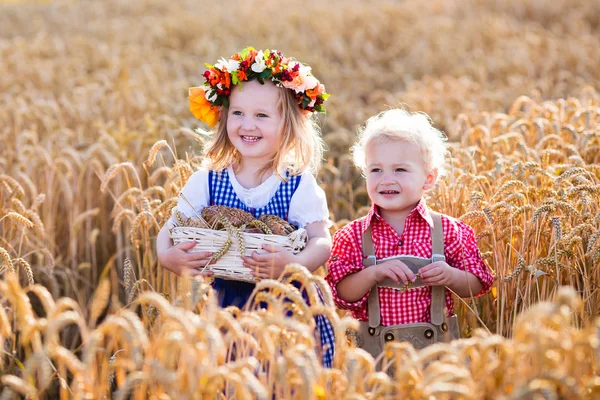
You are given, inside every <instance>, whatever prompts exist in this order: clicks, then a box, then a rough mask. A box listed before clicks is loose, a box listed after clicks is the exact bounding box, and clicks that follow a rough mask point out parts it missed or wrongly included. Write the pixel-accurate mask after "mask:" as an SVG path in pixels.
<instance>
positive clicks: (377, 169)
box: [371, 168, 381, 172]
mask: <svg viewBox="0 0 600 400" xmlns="http://www.w3.org/2000/svg"><path fill="white" fill-rule="evenodd" d="M371 172H381V168H373V169H371Z"/></svg>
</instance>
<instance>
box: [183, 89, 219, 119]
mask: <svg viewBox="0 0 600 400" xmlns="http://www.w3.org/2000/svg"><path fill="white" fill-rule="evenodd" d="M204 94H205V92H204V89H202V88H199V87H192V88H190V89H189V92H188V99H189V100H190V111H191V112H192V114H194V117H196V118H198V119H199V120H200V121H202V122H204V123H206V124H207V125H208V126H210V127H211V128H214V126H215V125H216V124H217V122H218V121H219V109H218V108H217V107H215V106H213V105H212V104H210V102H209V101H208V100H206V97H204Z"/></svg>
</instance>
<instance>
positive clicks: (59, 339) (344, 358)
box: [0, 0, 600, 399]
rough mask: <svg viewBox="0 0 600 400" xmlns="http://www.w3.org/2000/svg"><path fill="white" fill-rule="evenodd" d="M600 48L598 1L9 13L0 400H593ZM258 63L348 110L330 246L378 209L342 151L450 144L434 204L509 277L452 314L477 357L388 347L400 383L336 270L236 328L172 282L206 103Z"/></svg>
mask: <svg viewBox="0 0 600 400" xmlns="http://www.w3.org/2000/svg"><path fill="white" fill-rule="evenodd" d="M225 9H226V10H227V12H226V13H225V12H224V10H225ZM599 26H600V3H598V2H595V1H588V2H583V1H575V0H572V1H568V0H557V1H553V2H548V1H543V0H526V1H516V0H506V1H498V0H454V1H441V0H433V1H430V2H416V1H403V2H398V1H382V0H374V1H371V2H362V1H358V0H347V1H342V0H332V1H329V2H319V1H316V0H307V1H305V2H302V4H300V3H291V2H289V3H287V2H281V1H279V2H275V1H272V0H265V1H260V2H259V1H256V0H248V1H242V0H231V1H225V2H222V3H220V4H211V3H208V2H194V1H191V0H181V1H175V2H173V1H171V2H167V1H165V0H139V1H132V2H122V1H118V0H106V1H96V2H85V1H66V0H65V1H43V2H39V1H0V143H1V144H2V145H1V146H0V276H1V277H2V279H1V280H0V303H1V306H2V307H0V346H1V350H2V353H0V375H1V376H0V397H1V398H2V399H12V398H29V399H53V398H60V399H70V398H74V399H92V398H93V399H96V398H118V399H127V398H135V399H145V398H152V399H181V398H188V399H230V398H236V399H237V398H240V399H246V398H258V399H269V398H282V399H288V398H290V399H338V398H339V399H380V398H390V399H391V398H407V399H572V398H581V399H595V398H597V397H598V396H599V395H600V375H599V368H600V364H599V363H600V353H599V352H600V349H599V345H600V319H598V315H599V313H600V291H599V289H598V286H599V284H600V166H599V165H598V163H599V161H600V151H599V150H600V94H599V92H598V90H599V88H600V70H599V69H598V68H597V65H600V52H599V51H598V50H597V49H598V48H600V28H598V27H599ZM247 45H253V46H254V47H257V48H277V49H279V50H282V51H283V52H284V53H285V54H290V55H293V56H294V57H296V58H298V59H300V60H302V61H304V62H306V63H308V64H309V65H311V66H312V67H313V71H314V73H315V76H317V77H319V79H320V80H321V81H322V82H323V83H324V84H325V85H326V87H327V91H328V92H329V93H331V94H332V97H331V99H330V100H329V101H328V102H327V114H326V115H324V116H321V118H320V125H321V129H322V133H323V137H324V140H325V142H326V144H327V152H326V154H325V159H324V160H323V164H322V166H321V169H320V171H319V175H318V181H319V183H320V184H321V186H322V187H323V189H324V190H325V192H326V194H327V197H328V199H329V208H330V213H331V219H332V221H334V225H333V227H332V233H333V232H334V231H335V230H336V229H339V228H340V227H341V226H343V225H344V224H345V223H347V222H348V221H349V220H352V219H354V218H357V217H359V216H362V215H364V214H365V213H366V210H367V207H368V198H367V194H366V190H365V189H364V183H363V181H362V178H361V176H360V173H359V171H357V170H356V169H355V168H354V167H353V166H352V160H351V156H350V154H349V151H348V149H349V147H350V145H351V144H352V143H353V141H354V140H355V137H356V136H355V132H356V128H357V126H358V125H359V124H361V123H363V122H364V121H365V119H366V118H367V117H368V116H370V115H373V114H375V113H377V112H379V111H382V110H385V109H386V108H389V107H394V106H399V105H403V106H404V107H406V108H407V109H410V110H420V111H424V112H426V113H428V114H429V115H430V116H431V117H432V119H433V121H434V122H435V124H436V126H437V127H438V128H440V129H442V130H444V132H445V133H446V134H447V135H448V137H449V139H450V141H451V159H450V161H449V168H448V170H449V173H448V176H446V177H445V178H444V179H443V180H442V181H441V182H440V183H439V184H438V185H437V187H436V188H435V189H433V190H432V191H431V192H430V193H429V194H428V204H429V205H430V206H431V207H432V208H433V209H435V210H438V211H441V212H444V213H447V214H449V215H452V216H454V217H456V218H459V219H461V220H463V221H465V222H467V223H468V224H470V225H471V226H472V227H473V228H474V230H475V232H476V234H477V239H478V242H479V247H480V250H481V252H482V254H483V256H484V257H485V259H486V261H487V263H488V265H489V266H490V268H491V270H492V271H493V273H494V274H495V277H496V280H495V283H494V286H493V289H492V291H491V293H489V294H488V295H486V296H483V297H480V298H477V299H465V300H464V301H460V302H457V304H458V305H457V312H458V314H459V317H460V325H461V329H462V335H463V337H464V338H465V339H464V340H461V341H458V342H454V343H450V344H438V345H434V346H431V347H429V348H427V349H425V350H421V351H415V350H414V349H413V348H412V347H410V346H408V345H406V344H398V343H395V344H393V345H391V346H389V347H388V348H387V349H386V352H385V354H384V355H383V356H382V359H381V360H380V361H381V364H380V365H382V368H383V372H382V371H380V370H378V369H377V368H376V367H375V362H374V360H373V359H372V358H371V357H370V356H369V355H367V354H366V353H365V352H364V351H362V350H360V349H357V348H355V347H354V345H353V343H352V341H351V340H349V339H348V338H349V337H350V336H351V335H349V336H347V335H346V333H348V332H351V330H352V329H353V327H355V326H356V325H355V322H354V321H352V320H351V319H350V318H348V317H347V316H345V315H344V314H343V313H341V312H337V311H336V310H335V308H334V306H333V303H332V300H331V296H330V293H329V291H328V289H327V287H326V285H325V283H324V281H323V280H322V278H321V277H322V276H323V274H324V269H323V268H322V269H321V270H319V271H318V273H317V274H315V275H308V274H307V273H306V272H305V270H303V269H302V268H300V267H299V266H290V267H288V269H287V270H286V273H285V274H284V276H283V277H282V278H281V279H280V281H270V280H267V281H263V282H261V283H260V284H259V287H258V288H259V289H260V292H259V293H257V297H256V299H257V300H260V301H262V302H265V303H267V304H268V305H269V306H268V308H267V309H259V308H257V307H253V308H250V309H248V310H238V309H235V308H229V309H220V308H218V307H217V306H216V301H215V298H214V293H213V292H212V290H211V288H210V285H209V284H208V282H205V281H202V280H201V279H197V280H187V279H181V278H176V277H175V276H174V275H172V274H170V273H168V272H166V271H165V270H163V268H162V267H161V266H160V265H159V264H158V261H157V258H156V252H155V249H154V243H155V239H156V235H157V233H158V230H159V229H160V227H161V226H162V224H163V223H164V222H165V220H166V218H168V217H169V216H170V213H171V210H172V208H173V207H174V206H175V205H176V202H177V195H178V193H179V190H180V189H181V188H182V187H183V185H184V184H185V181H186V179H187V178H188V177H189V176H190V175H191V174H192V173H193V172H194V170H195V168H197V167H198V165H199V164H200V163H201V161H202V158H201V156H200V154H201V147H202V141H201V138H200V137H199V136H198V135H197V134H196V133H195V132H194V129H195V128H197V127H198V126H199V125H198V121H197V120H195V119H194V118H193V116H192V115H191V113H190V112H189V110H188V108H187V107H188V104H187V101H186V96H187V88H188V87H190V86H195V85H197V84H198V83H199V82H201V78H202V77H201V74H202V72H203V67H204V63H205V62H209V63H210V62H213V61H214V60H216V59H217V58H218V57H221V56H227V55H230V54H232V53H234V52H235V51H238V50H239V49H241V48H243V47H245V46H247ZM290 280H297V281H300V282H302V283H303V284H305V285H306V287H315V286H316V287H320V288H321V289H322V291H323V292H324V293H325V303H326V305H325V306H320V307H317V306H313V307H308V306H306V305H305V303H304V302H303V300H302V297H301V295H300V292H299V291H298V290H297V289H295V288H294V287H292V286H289V285H286V284H285V283H286V282H288V281H290ZM309 295H311V296H316V293H314V292H310V291H309ZM313 303H314V302H313ZM313 303H311V304H313ZM290 310H291V312H292V313H293V317H291V318H283V315H285V314H286V313H287V312H289V311H290ZM317 314H320V315H325V316H326V317H328V318H329V319H330V320H331V321H332V323H333V325H334V326H335V328H336V333H337V342H336V355H335V360H334V367H333V368H323V366H322V365H321V364H320V355H319V354H318V353H317V352H316V351H315V338H314V335H313V331H314V321H313V316H314V315H317ZM233 348H235V349H236V357H235V359H232V357H231V349H233ZM386 371H387V372H389V374H388V373H386Z"/></svg>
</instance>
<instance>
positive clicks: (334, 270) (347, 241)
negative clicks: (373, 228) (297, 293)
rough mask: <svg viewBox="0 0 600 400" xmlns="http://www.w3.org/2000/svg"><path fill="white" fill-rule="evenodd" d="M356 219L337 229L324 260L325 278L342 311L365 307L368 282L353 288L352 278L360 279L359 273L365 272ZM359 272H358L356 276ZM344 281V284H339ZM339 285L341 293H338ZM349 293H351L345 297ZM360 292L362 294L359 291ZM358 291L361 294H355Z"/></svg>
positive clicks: (368, 288)
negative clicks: (326, 257) (325, 263)
mask: <svg viewBox="0 0 600 400" xmlns="http://www.w3.org/2000/svg"><path fill="white" fill-rule="evenodd" d="M355 224H360V223H359V222H356V221H355V222H351V223H350V224H348V225H346V226H345V227H343V228H342V229H340V230H338V231H337V232H336V233H335V235H334V236H333V246H332V249H331V256H330V257H329V261H328V262H327V275H326V276H325V280H326V281H327V283H328V284H329V286H330V287H331V293H332V294H333V299H334V301H335V304H336V305H337V306H338V307H339V308H341V309H344V310H355V311H358V310H361V309H363V308H364V307H366V302H367V298H368V296H367V295H368V293H369V290H370V289H371V287H372V286H373V285H371V286H369V287H367V286H368V283H367V282H365V283H364V284H363V283H361V287H360V288H354V289H353V287H352V283H353V281H354V280H359V279H360V276H362V273H363V272H365V273H367V274H368V271H366V270H365V269H364V267H363V265H362V249H361V243H360V241H358V238H360V237H361V236H360V225H358V226H355ZM359 273H361V275H359ZM342 281H344V283H341V282H342ZM340 284H341V289H342V293H339V288H340ZM363 289H364V290H363ZM348 292H351V294H350V296H348V294H349V293H348ZM359 292H361V293H359ZM358 294H361V295H362V296H361V297H358Z"/></svg>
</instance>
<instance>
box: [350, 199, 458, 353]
mask: <svg viewBox="0 0 600 400" xmlns="http://www.w3.org/2000/svg"><path fill="white" fill-rule="evenodd" d="M430 214H431V217H432V219H433V229H432V230H431V242H432V257H431V258H421V257H415V256H398V257H390V258H387V259H385V260H377V259H376V258H375V251H374V247H373V238H372V230H371V227H370V226H369V227H368V228H367V229H366V230H365V233H364V234H363V237H362V251H363V257H364V258H363V265H364V266H365V268H367V267H370V266H373V265H376V264H377V263H378V262H381V261H386V260H389V259H398V260H400V261H402V262H404V264H406V265H407V266H408V267H409V268H410V269H411V271H412V272H413V273H415V274H418V272H419V270H420V269H421V268H422V267H424V266H425V265H429V264H431V263H432V262H436V261H445V259H446V258H445V257H444V235H443V229H442V218H441V215H440V214H439V213H437V212H433V211H430ZM407 286H409V287H410V288H415V287H422V286H424V285H423V282H422V281H421V279H420V278H417V280H416V281H415V282H414V283H411V284H409V285H407ZM380 287H385V288H394V289H399V290H402V289H407V288H405V285H404V283H403V282H402V281H400V282H399V283H396V282H394V281H392V280H391V279H386V280H385V281H382V282H379V283H378V284H377V285H376V286H374V287H373V288H372V289H371V292H370V293H369V298H368V303H367V311H368V314H369V322H368V323H366V322H361V324H360V325H361V329H360V331H359V336H360V344H361V347H363V348H364V349H365V350H367V351H369V352H370V353H371V354H372V355H373V356H374V357H377V355H378V354H379V353H380V352H381V351H382V349H383V345H384V343H385V342H387V341H391V340H401V341H410V342H412V343H413V346H414V347H415V348H421V347H424V346H427V345H429V344H432V343H435V342H438V341H447V340H448V339H457V338H459V337H460V332H459V329H458V321H457V318H456V316H452V317H450V318H447V317H446V314H445V312H444V309H445V306H446V288H445V287H444V286H434V287H432V298H431V308H430V310H431V323H415V324H402V325H392V326H387V327H384V326H382V325H381V307H380V305H379V294H378V288H380Z"/></svg>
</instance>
